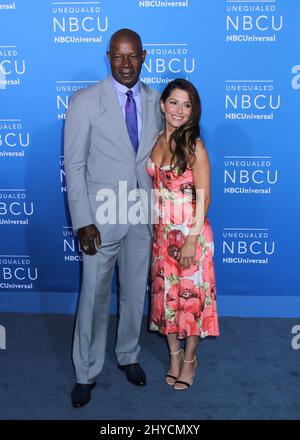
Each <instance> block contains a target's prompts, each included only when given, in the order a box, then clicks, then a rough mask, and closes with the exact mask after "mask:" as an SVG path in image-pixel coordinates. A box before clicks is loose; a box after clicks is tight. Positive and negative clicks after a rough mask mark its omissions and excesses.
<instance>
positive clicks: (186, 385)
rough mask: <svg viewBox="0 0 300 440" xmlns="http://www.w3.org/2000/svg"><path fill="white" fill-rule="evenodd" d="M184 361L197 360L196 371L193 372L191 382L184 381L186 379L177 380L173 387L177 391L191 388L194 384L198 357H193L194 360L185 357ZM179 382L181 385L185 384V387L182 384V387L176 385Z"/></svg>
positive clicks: (189, 362)
mask: <svg viewBox="0 0 300 440" xmlns="http://www.w3.org/2000/svg"><path fill="white" fill-rule="evenodd" d="M183 362H186V363H188V364H191V363H192V362H195V367H194V373H193V376H192V380H191V382H190V383H189V382H186V381H184V380H176V381H175V383H174V387H173V388H174V390H176V391H183V390H187V389H188V388H190V387H191V386H192V385H193V382H194V378H195V375H196V368H197V357H196V356H195V357H194V359H193V360H192V361H186V360H185V359H184V358H183ZM177 384H179V385H184V387H182V386H180V387H176V385H177Z"/></svg>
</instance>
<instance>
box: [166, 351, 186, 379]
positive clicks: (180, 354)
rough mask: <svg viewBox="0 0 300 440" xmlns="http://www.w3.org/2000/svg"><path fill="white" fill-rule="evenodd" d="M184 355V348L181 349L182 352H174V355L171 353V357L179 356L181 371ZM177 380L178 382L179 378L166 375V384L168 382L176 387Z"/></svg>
mask: <svg viewBox="0 0 300 440" xmlns="http://www.w3.org/2000/svg"><path fill="white" fill-rule="evenodd" d="M183 353H184V351H183V349H182V348H181V349H180V350H178V351H174V352H173V353H171V352H170V355H171V356H173V355H176V354H179V369H181V366H182V361H183ZM176 380H177V377H176V376H173V375H172V374H166V375H165V382H166V383H167V384H168V385H171V386H173V385H175V383H176Z"/></svg>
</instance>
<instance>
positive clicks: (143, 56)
mask: <svg viewBox="0 0 300 440" xmlns="http://www.w3.org/2000/svg"><path fill="white" fill-rule="evenodd" d="M146 56H147V51H146V49H144V50H143V52H142V59H143V63H144V62H145V59H146Z"/></svg>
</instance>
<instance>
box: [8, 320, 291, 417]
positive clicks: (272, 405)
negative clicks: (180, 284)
mask: <svg viewBox="0 0 300 440" xmlns="http://www.w3.org/2000/svg"><path fill="white" fill-rule="evenodd" d="M0 324H1V325H3V326H5V328H6V337H7V341H6V349H5V350H0V378H1V379H0V419H2V420H3V419H4V420H5V419H6V420H7V419H21V420H25V419H30V420H31V419H69V420H75V419H82V420H84V419H98V420H140V419H144V420H172V419H177V420H192V419H195V420H200V419H300V370H299V365H300V350H294V349H292V346H291V339H292V336H293V335H292V334H291V329H292V327H293V326H294V325H297V324H299V320H297V319H287V318H284V319H273V318H230V317H226V318H225V317H224V318H221V319H220V331H221V336H220V337H219V338H217V339H213V338H211V339H207V340H205V341H203V342H202V343H201V346H200V348H199V354H198V370H197V374H196V379H195V382H194V385H193V386H192V388H191V389H190V390H188V391H185V392H176V391H174V390H173V389H172V388H171V387H168V386H167V385H165V384H164V382H163V376H164V373H165V370H166V368H167V359H168V355H167V347H166V344H165V340H164V338H162V337H160V336H158V335H156V334H153V333H149V332H148V331H147V323H146V320H145V321H144V323H143V333H142V338H141V341H142V352H141V356H140V362H141V365H142V366H143V368H144V369H145V371H146V373H147V379H148V383H147V386H146V387H142V388H139V387H135V386H134V385H131V384H130V383H128V382H127V381H126V380H125V376H124V373H122V372H121V371H119V370H118V368H117V367H116V360H115V358H114V353H113V345H114V340H115V329H116V318H115V317H114V316H113V317H111V322H110V328H109V338H108V348H107V358H106V362H105V366H104V370H103V372H102V373H101V375H100V376H99V378H98V381H97V387H96V388H95V389H94V391H93V393H92V400H91V402H90V403H89V404H88V405H87V406H86V407H84V408H80V409H73V408H72V406H71V404H70V398H69V396H70V391H71V389H72V387H73V381H74V376H73V367H72V362H71V341H72V332H73V324H74V317H73V316H70V315H49V314H43V315H40V314H17V313H2V314H1V315H0Z"/></svg>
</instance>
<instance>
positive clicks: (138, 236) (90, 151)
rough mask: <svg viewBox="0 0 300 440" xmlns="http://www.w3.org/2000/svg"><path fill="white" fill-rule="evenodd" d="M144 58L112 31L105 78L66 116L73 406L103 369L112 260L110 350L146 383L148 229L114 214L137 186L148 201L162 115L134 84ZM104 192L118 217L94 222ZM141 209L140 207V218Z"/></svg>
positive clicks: (151, 96) (125, 36) (129, 39)
mask: <svg viewBox="0 0 300 440" xmlns="http://www.w3.org/2000/svg"><path fill="white" fill-rule="evenodd" d="M145 56H146V51H145V50H143V48H142V43H141V38H140V36H139V35H138V34H137V33H136V32H134V31H132V30H129V29H121V30H119V31H117V32H116V33H115V34H113V36H112V37H111V40H110V46H109V51H108V52H107V57H108V60H109V63H110V66H111V75H109V77H108V78H107V79H106V80H104V81H100V82H99V83H97V84H96V85H94V86H92V87H88V88H86V89H82V90H79V91H78V92H77V93H76V94H75V95H74V97H73V99H72V100H71V103H70V106H69V109H68V113H67V119H66V125H65V172H66V179H67V189H68V201H69V207H70V213H71V218H72V224H73V229H74V230H75V231H77V234H78V239H79V241H80V245H81V248H82V250H83V276H82V287H81V293H80V301H79V308H78V312H77V318H76V326H75V334H74V343H73V362H74V366H75V373H76V384H75V387H74V389H73V391H72V394H71V399H72V403H73V406H74V407H80V406H83V405H85V404H86V403H88V402H89V400H90V398H91V390H92V389H93V388H94V386H95V385H96V377H97V375H98V374H99V373H100V371H101V370H102V367H103V363H104V358H105V347H106V339H107V327H108V320H109V308H110V295H111V281H112V275H113V271H114V267H115V264H116V262H117V263H118V267H119V280H120V307H119V314H120V319H119V325H118V334H117V342H116V347H115V353H116V357H117V361H118V365H119V368H120V369H121V370H122V371H124V372H125V374H126V377H127V379H128V380H129V381H130V382H132V383H133V384H135V385H145V384H146V376H145V373H144V371H143V370H142V368H141V367H140V365H139V363H138V360H137V358H138V354H139V352H140V345H139V335H140V327H141V321H142V315H143V308H144V299H145V292H146V285H147V276H148V268H149V262H150V250H151V249H150V248H151V244H150V241H151V225H150V224H149V223H148V224H146V223H145V222H144V224H143V223H138V224H130V222H129V221H124V219H123V220H122V219H121V220H120V215H119V211H120V210H124V209H123V208H124V206H123V205H124V198H126V196H127V194H128V193H129V192H130V191H132V190H134V189H135V188H138V190H137V194H138V191H140V192H142V190H145V191H147V193H148V194H149V198H150V191H151V185H152V182H151V180H150V178H149V177H148V175H147V173H146V170H145V163H146V161H147V159H148V157H149V154H150V151H151V149H152V146H153V144H154V143H155V140H156V137H157V133H158V132H159V130H160V128H161V116H160V110H159V95H158V93H157V92H155V91H154V90H151V89H150V88H149V87H147V86H146V85H145V84H142V83H140V82H139V76H140V72H141V68H142V65H143V63H144V60H145ZM119 182H121V183H122V184H124V182H125V183H126V185H127V192H125V193H124V191H123V190H122V195H121V194H119V186H120V185H119ZM107 190H108V191H109V192H108V194H113V195H115V196H116V197H114V196H111V201H115V200H117V205H116V210H117V212H116V213H114V214H116V215H115V216H112V217H114V218H113V221H110V222H108V223H105V221H99V217H101V216H100V215H99V212H100V211H101V209H100V210H99V207H100V208H101V203H100V202H101V201H102V206H103V202H105V200H106V203H107V198H106V199H105V197H104V198H103V197H102V195H101V194H102V193H103V191H104V194H105V191H106V193H107ZM99 194H100V195H99ZM108 198H110V196H108ZM104 199H105V200H104ZM137 203H139V200H138V201H137ZM140 203H141V200H140ZM120 205H122V207H121V206H120ZM140 208H141V209H142V208H143V206H142V204H141V206H140ZM146 211H147V209H146V207H145V205H144V215H146ZM123 214H124V213H123ZM123 214H122V215H123ZM102 217H103V216H102ZM121 217H122V216H121ZM110 220H111V219H110Z"/></svg>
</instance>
